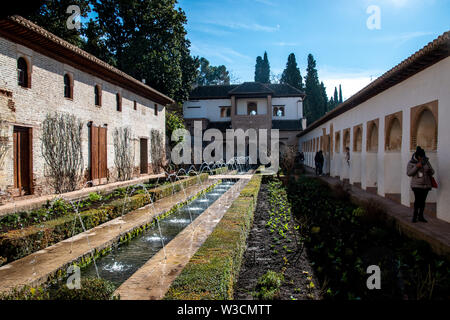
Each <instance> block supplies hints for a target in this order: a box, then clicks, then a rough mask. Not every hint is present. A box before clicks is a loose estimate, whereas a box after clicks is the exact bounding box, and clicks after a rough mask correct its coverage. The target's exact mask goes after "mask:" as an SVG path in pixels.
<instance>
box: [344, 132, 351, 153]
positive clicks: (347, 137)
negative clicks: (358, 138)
mask: <svg viewBox="0 0 450 320" xmlns="http://www.w3.org/2000/svg"><path fill="white" fill-rule="evenodd" d="M347 148H350V129H347V130H345V132H344V149H347ZM344 151H345V150H344Z"/></svg>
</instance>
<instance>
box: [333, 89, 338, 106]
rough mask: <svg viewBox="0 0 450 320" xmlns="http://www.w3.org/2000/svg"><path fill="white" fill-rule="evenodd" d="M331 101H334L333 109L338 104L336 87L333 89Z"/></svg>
mask: <svg viewBox="0 0 450 320" xmlns="http://www.w3.org/2000/svg"><path fill="white" fill-rule="evenodd" d="M333 100H334V103H335V105H334V106H333V108H334V107H335V106H336V105H338V104H339V97H338V91H337V88H336V87H334V99H333Z"/></svg>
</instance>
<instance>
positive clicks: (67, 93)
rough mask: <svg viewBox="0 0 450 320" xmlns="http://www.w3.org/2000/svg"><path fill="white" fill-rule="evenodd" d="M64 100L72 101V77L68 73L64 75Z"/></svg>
mask: <svg viewBox="0 0 450 320" xmlns="http://www.w3.org/2000/svg"><path fill="white" fill-rule="evenodd" d="M64 98H68V99H73V85H72V77H71V76H70V75H69V74H68V73H66V74H65V75H64Z"/></svg>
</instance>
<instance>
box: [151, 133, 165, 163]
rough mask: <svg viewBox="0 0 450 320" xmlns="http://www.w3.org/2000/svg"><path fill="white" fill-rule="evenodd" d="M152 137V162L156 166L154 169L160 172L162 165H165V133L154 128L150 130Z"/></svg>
mask: <svg viewBox="0 0 450 320" xmlns="http://www.w3.org/2000/svg"><path fill="white" fill-rule="evenodd" d="M150 137H151V143H150V153H151V156H152V164H153V166H154V170H156V171H157V172H159V170H160V169H161V167H162V166H163V165H164V154H165V150H164V148H165V145H164V143H163V135H162V133H161V131H159V130H156V129H152V130H151V132H150Z"/></svg>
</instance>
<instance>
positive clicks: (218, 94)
mask: <svg viewBox="0 0 450 320" xmlns="http://www.w3.org/2000/svg"><path fill="white" fill-rule="evenodd" d="M236 87H237V85H229V86H199V87H196V88H195V89H194V90H192V91H191V93H190V95H189V98H190V99H191V100H195V99H211V98H212V99H227V98H228V97H229V96H228V92H229V91H231V90H233V89H234V88H236Z"/></svg>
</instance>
